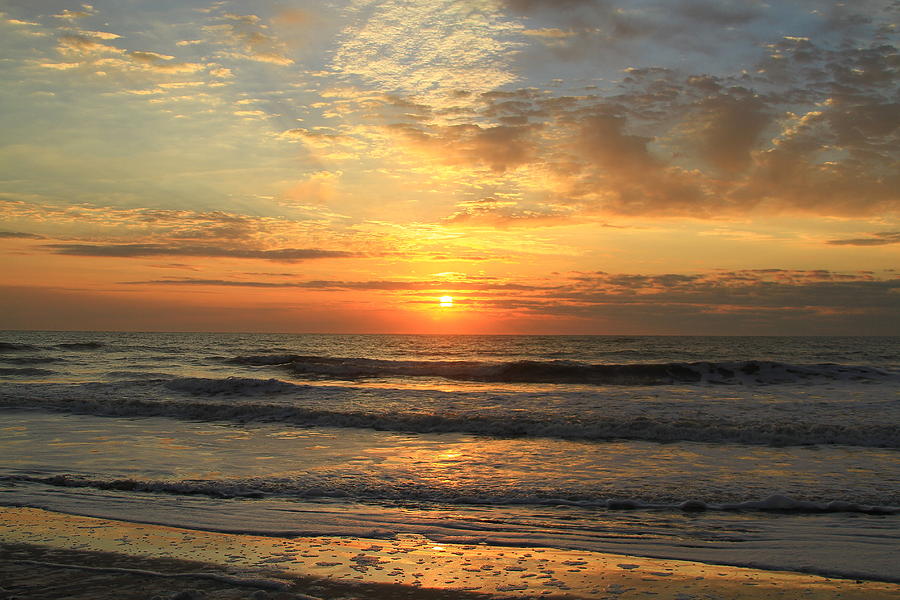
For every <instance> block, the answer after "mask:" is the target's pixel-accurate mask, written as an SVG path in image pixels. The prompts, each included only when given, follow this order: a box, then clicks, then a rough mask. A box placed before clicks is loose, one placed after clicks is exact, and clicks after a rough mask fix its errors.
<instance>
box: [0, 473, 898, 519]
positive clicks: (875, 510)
mask: <svg viewBox="0 0 900 600" xmlns="http://www.w3.org/2000/svg"><path fill="white" fill-rule="evenodd" d="M0 481H5V482H9V483H38V484H43V485H49V486H54V487H69V488H92V489H98V490H109V491H120V492H144V493H163V494H173V495H178V496H207V497H210V498H223V499H229V498H246V499H263V498H273V497H277V498H303V499H307V500H308V499H317V498H321V499H324V498H332V499H336V498H340V499H347V498H352V499H354V500H367V501H403V502H408V501H419V502H435V503H442V504H466V505H535V506H565V505H569V506H580V507H591V508H606V509H609V510H642V509H644V510H646V509H677V510H681V511H683V512H703V511H763V512H793V513H827V512H830V513H833V512H849V513H865V514H875V515H893V514H900V506H888V505H878V504H864V503H860V502H856V501H849V500H831V501H813V500H800V499H795V498H791V497H789V496H786V495H783V494H773V495H771V496H769V497H767V498H764V499H762V500H743V501H739V502H709V501H704V500H700V499H687V500H681V501H675V502H654V501H647V500H642V499H636V498H616V497H613V498H610V497H608V495H607V496H606V497H604V496H603V495H602V493H591V492H576V493H572V492H571V491H570V490H563V489H521V490H515V491H512V490H504V491H501V492H500V493H494V494H492V493H490V492H489V491H486V490H484V489H483V488H479V489H478V490H472V489H466V488H464V489H459V490H457V489H453V488H439V487H434V486H429V485H427V484H425V485H423V484H406V485H391V484H390V483H386V482H383V481H381V480H379V479H372V480H365V481H363V482H360V483H348V482H346V481H343V480H342V479H341V478H336V479H334V478H332V479H328V478H321V477H314V476H309V475H305V476H302V477H282V478H271V479H266V478H252V479H236V480H181V481H167V480H157V481H152V480H151V481H147V480H139V479H92V478H89V477H83V476H77V475H71V474H64V475H53V476H48V477H38V476H33V475H6V476H3V477H0Z"/></svg>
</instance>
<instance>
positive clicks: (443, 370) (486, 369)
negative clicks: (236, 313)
mask: <svg viewBox="0 0 900 600" xmlns="http://www.w3.org/2000/svg"><path fill="white" fill-rule="evenodd" d="M228 362H231V363H233V364H242V365H251V366H277V367H280V368H282V369H285V370H287V371H288V372H290V373H291V374H292V375H294V376H298V377H328V378H333V379H358V378H365V377H443V378H446V379H456V380H462V381H483V382H502V383H560V384H573V383H575V384H595V385H632V386H633V385H671V384H713V385H774V384H790V383H820V382H833V381H857V382H858V381H872V382H877V381H887V380H890V381H897V380H898V379H900V376H898V374H895V373H889V372H886V371H883V370H880V369H875V368H873V367H867V366H854V365H840V364H833V363H826V364H813V365H793V364H787V363H780V362H773V361H758V360H750V361H728V362H689V363H688V362H685V363H682V362H678V363H637V364H589V363H582V362H576V361H567V360H553V361H535V360H520V361H512V362H482V361H416V360H381V359H371V358H340V357H333V356H302V355H296V354H265V355H259V356H237V357H234V358H231V359H229V360H228Z"/></svg>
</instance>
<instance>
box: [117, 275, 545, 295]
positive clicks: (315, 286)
mask: <svg viewBox="0 0 900 600" xmlns="http://www.w3.org/2000/svg"><path fill="white" fill-rule="evenodd" d="M125 283H126V284H128V285H173V286H221V287H251V288H302V289H310V290H322V291H339V290H366V291H384V292H396V291H414V292H418V291H432V292H433V291H447V292H459V291H534V290H541V289H546V288H542V287H539V286H531V285H526V284H520V283H509V282H502V281H489V282H482V281H467V280H457V279H440V280H434V281H391V280H382V281H337V280H312V281H250V280H240V279H197V278H191V277H184V278H179V279H157V280H150V281H129V282H125Z"/></svg>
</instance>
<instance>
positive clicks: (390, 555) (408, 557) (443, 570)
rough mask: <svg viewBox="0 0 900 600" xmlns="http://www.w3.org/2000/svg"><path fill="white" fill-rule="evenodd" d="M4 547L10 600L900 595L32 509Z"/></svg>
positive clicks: (481, 548) (833, 584) (814, 580)
mask: <svg viewBox="0 0 900 600" xmlns="http://www.w3.org/2000/svg"><path fill="white" fill-rule="evenodd" d="M0 542H2V546H0V547H2V550H0V557H2V559H0V573H2V577H3V581H4V584H3V586H2V587H3V588H4V592H2V593H4V594H5V598H13V597H20V598H97V599H100V598H152V597H155V596H159V597H162V598H172V597H181V598H185V599H188V598H193V597H196V598H201V597H203V598H210V599H213V598H215V599H219V598H221V599H226V598H228V599H232V598H234V599H236V598H253V599H259V598H272V599H273V600H276V599H289V598H294V599H302V598H310V597H312V598H323V599H329V600H330V599H337V598H385V599H386V598H422V599H432V598H433V599H440V598H460V599H465V598H473V599H476V598H488V597H517V598H530V597H534V598H620V599H622V600H628V599H631V598H647V597H652V598H659V599H661V600H663V599H673V600H675V599H680V600H691V599H694V598H696V599H698V600H699V599H701V598H703V599H707V598H729V599H738V598H747V599H751V598H798V597H803V598H813V599H818V598H822V599H825V598H845V599H853V598H866V599H875V600H877V599H881V598H885V599H886V598H895V597H897V594H898V593H900V586H898V585H896V584H890V583H878V582H863V581H858V580H856V581H854V580H845V579H834V578H824V577H817V576H810V575H801V574H796V573H788V572H772V571H760V570H755V569H747V568H736V567H723V566H720V565H709V564H703V563H695V562H687V561H673V560H654V559H648V558H642V557H635V556H627V555H613V554H602V553H594V552H574V551H561V550H558V549H549V548H503V547H491V546H487V545H461V544H446V543H436V542H434V541H432V540H428V539H427V538H424V537H420V536H408V537H404V538H400V539H397V540H391V541H385V540H375V539H365V538H329V537H322V538H293V539H291V538H288V539H284V538H270V537H260V536H238V535H229V534H218V533H211V532H202V531H195V530H186V529H178V528H171V527H160V526H150V525H140V524H134V523H126V522H121V521H110V520H105V519H95V518H90V517H78V516H72V515H63V514H59V513H51V512H47V511H42V510H37V509H15V508H2V509H0ZM73 578H74V579H75V581H74V582H73ZM191 591H194V592H200V593H195V594H194V595H189V594H191V593H192V592H191ZM178 594H182V596H178ZM201 594H202V595H201Z"/></svg>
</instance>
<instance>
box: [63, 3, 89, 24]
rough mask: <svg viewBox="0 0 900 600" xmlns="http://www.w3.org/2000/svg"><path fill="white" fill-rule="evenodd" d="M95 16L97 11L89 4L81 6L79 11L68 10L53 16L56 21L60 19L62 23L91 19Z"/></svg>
mask: <svg viewBox="0 0 900 600" xmlns="http://www.w3.org/2000/svg"><path fill="white" fill-rule="evenodd" d="M96 14H97V10H96V9H95V8H94V7H93V6H92V5H90V4H82V5H81V10H69V9H68V8H66V9H64V10H63V11H62V12H60V13H58V14H55V15H53V16H54V17H56V18H57V19H62V20H63V21H70V22H74V21H77V20H79V19H84V18H85V17H91V16H94V15H96Z"/></svg>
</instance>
